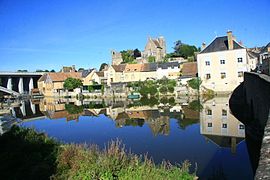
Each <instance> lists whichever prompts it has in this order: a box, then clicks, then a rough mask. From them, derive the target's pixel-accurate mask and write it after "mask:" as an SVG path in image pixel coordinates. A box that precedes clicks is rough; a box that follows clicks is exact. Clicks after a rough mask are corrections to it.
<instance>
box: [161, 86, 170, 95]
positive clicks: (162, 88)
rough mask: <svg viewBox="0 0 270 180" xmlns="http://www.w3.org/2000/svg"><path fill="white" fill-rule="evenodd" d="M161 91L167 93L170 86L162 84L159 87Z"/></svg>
mask: <svg viewBox="0 0 270 180" xmlns="http://www.w3.org/2000/svg"><path fill="white" fill-rule="evenodd" d="M159 92H160V93H161V94H166V93H167V92H168V88H167V87H166V86H161V87H160V88H159Z"/></svg>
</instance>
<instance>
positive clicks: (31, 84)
mask: <svg viewBox="0 0 270 180" xmlns="http://www.w3.org/2000/svg"><path fill="white" fill-rule="evenodd" d="M32 89H34V82H33V78H32V77H31V78H30V81H29V94H31V90H32Z"/></svg>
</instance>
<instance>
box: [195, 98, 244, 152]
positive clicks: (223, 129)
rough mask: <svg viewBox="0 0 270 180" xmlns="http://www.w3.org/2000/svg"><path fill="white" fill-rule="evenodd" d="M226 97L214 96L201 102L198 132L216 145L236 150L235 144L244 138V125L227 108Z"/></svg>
mask: <svg viewBox="0 0 270 180" xmlns="http://www.w3.org/2000/svg"><path fill="white" fill-rule="evenodd" d="M228 99H229V98H228V97H216V98H214V99H211V100H208V101H206V102H205V103H203V110H202V111H201V112H200V133H201V134H202V135H204V136H205V137H207V138H208V139H209V140H211V141H213V142H214V143H216V144H217V145H218V146H222V147H230V148H231V151H232V152H233V153H235V152H236V145H237V144H238V143H239V142H241V141H242V140H244V138H245V127H244V125H243V123H241V122H240V121H238V120H237V119H236V118H235V117H234V116H233V115H232V114H231V113H230V109H229V102H228Z"/></svg>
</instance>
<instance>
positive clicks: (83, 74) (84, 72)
mask: <svg viewBox="0 0 270 180" xmlns="http://www.w3.org/2000/svg"><path fill="white" fill-rule="evenodd" d="M93 70H94V69H87V70H83V71H82V77H83V78H85V77H86V76H88V75H89V74H90V73H91V72H92V71H93Z"/></svg>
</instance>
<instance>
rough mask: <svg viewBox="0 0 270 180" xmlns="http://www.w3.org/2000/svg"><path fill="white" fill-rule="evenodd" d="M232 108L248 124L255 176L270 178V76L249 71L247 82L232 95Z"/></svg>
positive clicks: (249, 145) (236, 115) (249, 151)
mask: <svg viewBox="0 0 270 180" xmlns="http://www.w3.org/2000/svg"><path fill="white" fill-rule="evenodd" d="M230 109H231V111H232V113H233V115H234V116H235V117H236V118H237V119H238V120H239V121H241V122H242V123H244V124H245V135H246V144H247V148H248V153H249V157H250V161H251V164H252V168H253V172H254V174H255V178H256V179H269V178H270V176H269V173H270V170H269V168H270V155H269V154H270V153H269V152H270V140H269V139H270V137H269V134H270V132H269V131H270V128H269V127H270V120H269V117H268V116H269V110H270V77H269V76H267V75H263V74H257V73H245V74H244V82H243V83H241V84H240V85H239V86H238V87H237V88H236V89H235V90H234V92H233V94H232V96H231V98H230ZM265 127H266V128H265Z"/></svg>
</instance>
